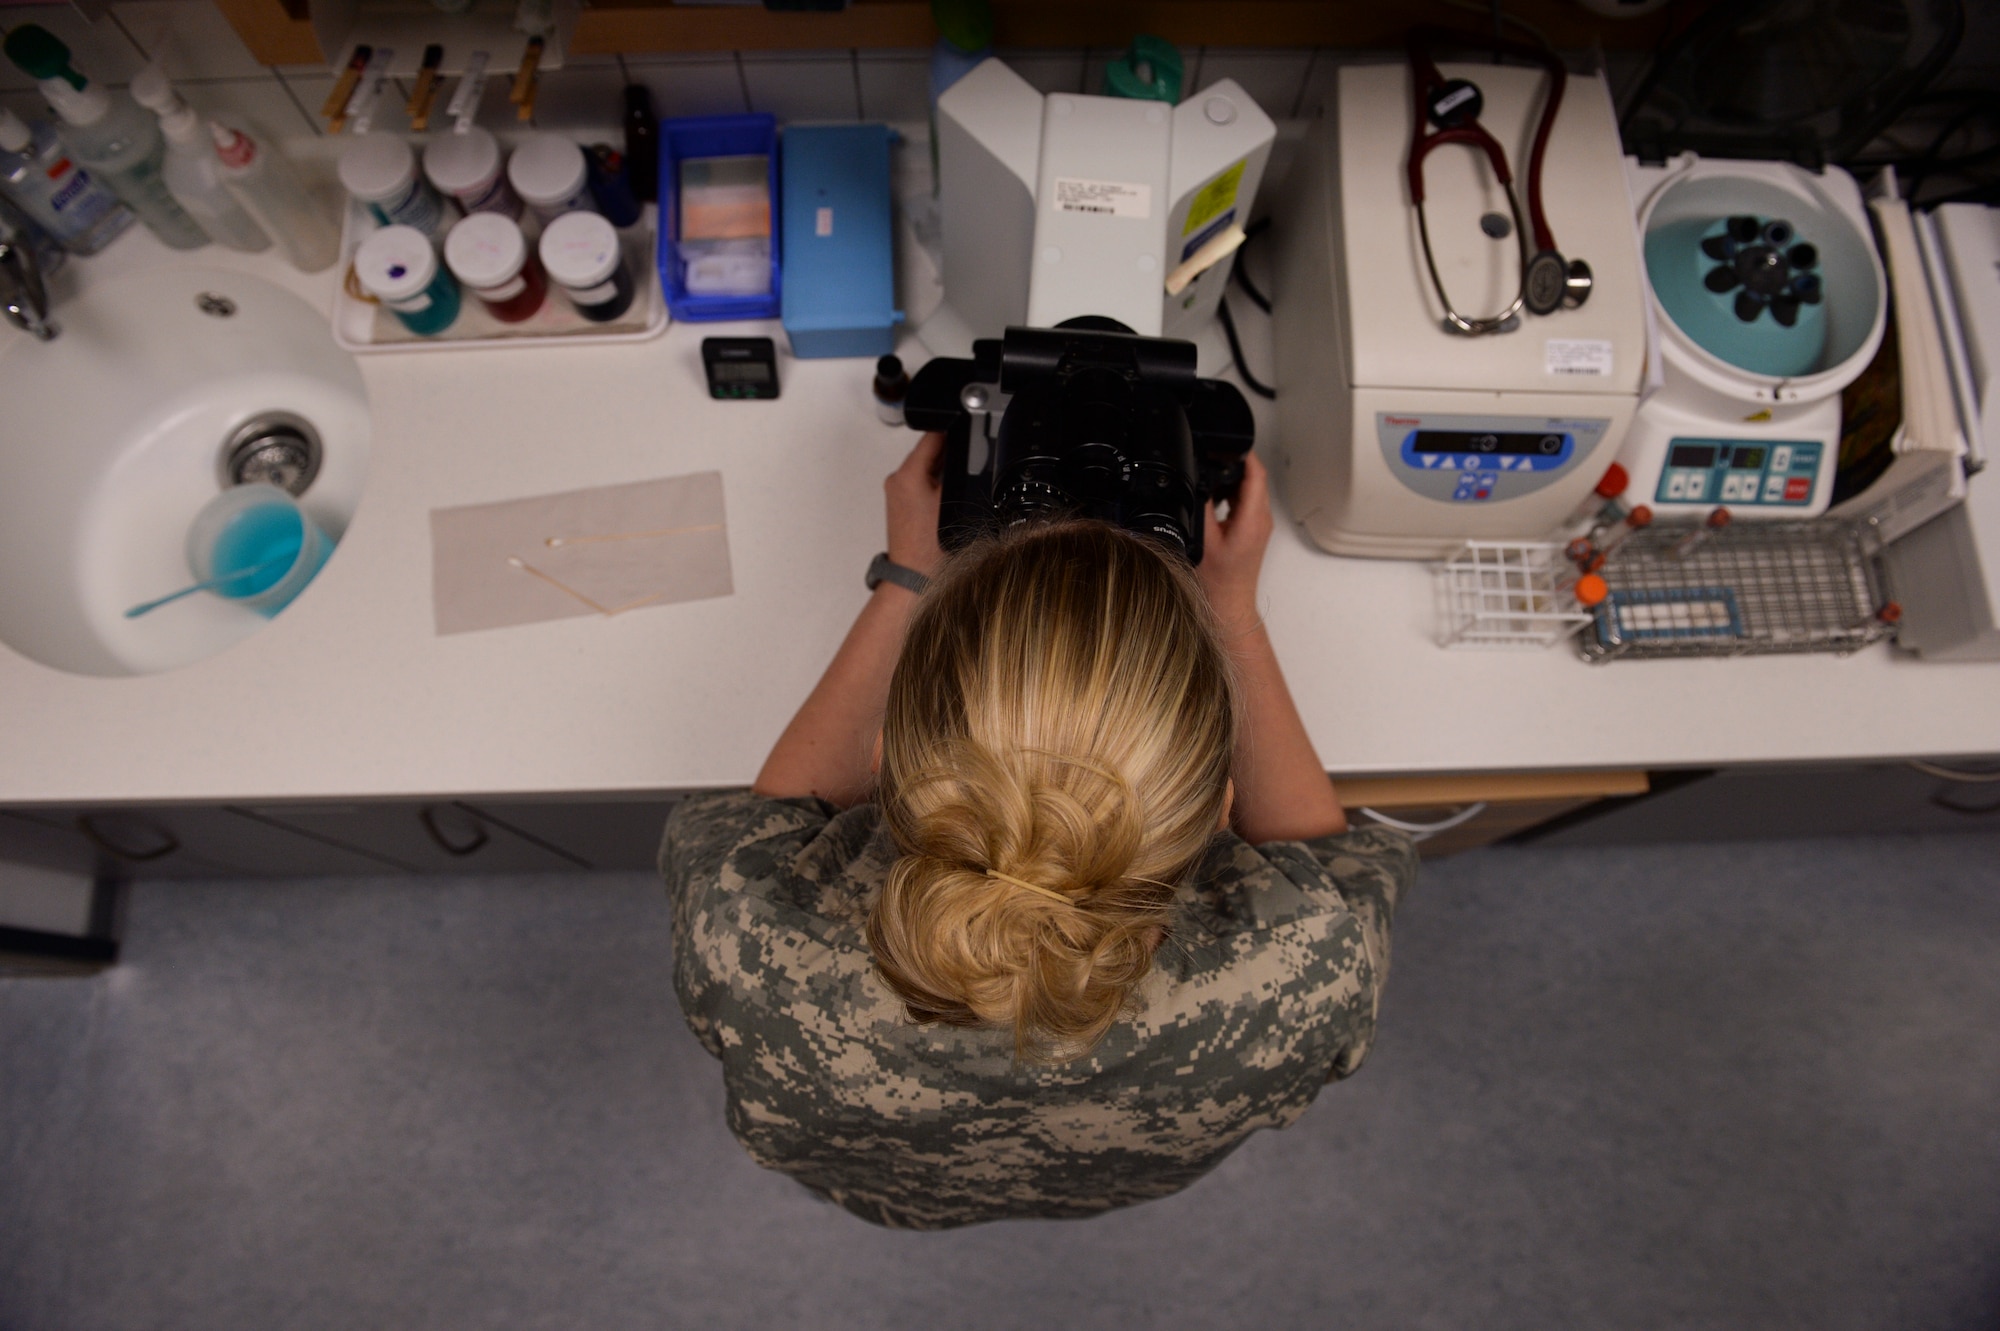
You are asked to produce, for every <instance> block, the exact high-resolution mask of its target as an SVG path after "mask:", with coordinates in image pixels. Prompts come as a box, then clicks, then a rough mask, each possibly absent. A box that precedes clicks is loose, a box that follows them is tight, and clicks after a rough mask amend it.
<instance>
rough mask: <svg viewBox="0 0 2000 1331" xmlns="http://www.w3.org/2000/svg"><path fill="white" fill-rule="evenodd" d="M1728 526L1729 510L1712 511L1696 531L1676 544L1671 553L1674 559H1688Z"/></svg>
mask: <svg viewBox="0 0 2000 1331" xmlns="http://www.w3.org/2000/svg"><path fill="white" fill-rule="evenodd" d="M1728 525H1729V510H1728V509H1726V508H1717V509H1711V510H1710V511H1709V514H1708V516H1707V517H1705V518H1703V519H1702V520H1701V525H1700V526H1699V527H1696V528H1695V529H1694V530H1692V531H1690V532H1688V533H1687V535H1685V536H1683V537H1681V538H1680V539H1679V540H1678V541H1675V542H1674V548H1673V550H1672V552H1671V553H1672V554H1673V557H1674V558H1675V559H1686V558H1687V557H1688V556H1689V555H1691V554H1693V553H1694V552H1695V551H1696V550H1699V549H1700V548H1701V547H1702V544H1703V543H1704V542H1706V541H1707V540H1709V539H1710V538H1711V537H1713V536H1714V535H1715V534H1716V533H1717V532H1719V531H1721V530H1722V529H1723V528H1724V527H1727V526H1728Z"/></svg>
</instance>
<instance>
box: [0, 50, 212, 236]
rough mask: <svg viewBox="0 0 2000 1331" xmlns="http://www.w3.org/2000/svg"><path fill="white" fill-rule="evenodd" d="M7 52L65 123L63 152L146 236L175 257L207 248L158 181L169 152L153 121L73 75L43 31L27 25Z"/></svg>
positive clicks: (126, 99)
mask: <svg viewBox="0 0 2000 1331" xmlns="http://www.w3.org/2000/svg"><path fill="white" fill-rule="evenodd" d="M6 47H7V56H8V58H9V59H11V60H12V61H13V62H14V63H15V64H16V65H18V66H19V67H20V69H21V71H22V72H23V73H25V74H27V75H29V76H30V77H31V78H34V79H36V80H37V81H38V84H39V86H40V88H41V90H42V96H43V97H44V98H46V99H47V100H48V103H49V105H50V106H52V107H54V108H55V112H56V114H57V115H58V116H60V117H62V121H63V124H62V128H61V129H60V130H59V131H58V133H59V135H60V136H61V139H62V142H63V145H64V146H65V147H67V148H68V149H69V150H70V152H71V153H72V154H74V155H75V157H76V159H77V160H78V161H80V162H82V163H83V164H84V166H86V167H88V168H90V172H91V174H92V175H93V176H95V177H96V178H97V179H99V180H101V181H102V182H103V183H104V184H106V185H108V186H110V188H111V191H112V192H113V193H114V194H116V195H117V196H118V197H119V198H121V199H123V200H125V202H126V203H127V204H129V205H130V206H131V208H132V211H133V212H135V213H137V214H139V220H140V221H142V222H144V223H145V224H146V228H147V229H148V230H149V231H151V232H152V233H153V234H154V235H156V236H158V237H159V238H160V240H161V242H162V243H164V244H166V245H168V246H171V247H172V248H174V249H177V250H193V249H200V248H201V247H202V246H203V245H206V244H208V233H207V232H206V231H203V230H202V229H201V224H200V223H199V222H197V221H195V220H194V218H192V217H190V216H188V213H187V210H186V209H185V208H182V207H181V206H180V204H178V203H176V202H175V201H174V196H173V193H172V191H170V190H169V189H168V188H167V181H166V177H165V176H164V175H162V174H161V167H162V165H163V164H164V163H165V161H166V156H167V145H166V141H165V140H164V139H162V138H161V137H160V126H159V123H158V122H157V121H155V120H154V119H153V117H152V116H150V115H148V114H147V113H146V112H144V111H142V110H140V109H139V104H138V103H137V102H135V101H133V100H132V98H131V97H130V96H129V95H127V94H126V93H123V92H112V91H110V90H108V89H107V88H105V87H104V85H102V84H100V83H92V82H91V81H90V80H89V79H87V78H85V77H84V76H83V75H81V74H79V73H77V72H76V70H75V69H74V68H72V67H71V66H70V63H69V48H68V47H67V46H65V45H63V44H62V42H61V40H59V39H58V38H57V37H56V36H55V35H54V34H53V33H51V32H49V31H48V30H47V29H44V28H38V27H36V26H35V25H34V24H32V23H24V24H22V25H21V26H20V27H18V28H15V29H14V30H13V31H12V32H10V33H8V34H7V42H6Z"/></svg>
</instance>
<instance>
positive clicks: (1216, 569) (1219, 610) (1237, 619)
mask: <svg viewBox="0 0 2000 1331" xmlns="http://www.w3.org/2000/svg"><path fill="white" fill-rule="evenodd" d="M1203 523H1204V525H1203V534H1202V554H1201V563H1200V564H1198V565H1197V566H1196V567H1195V575H1196V576H1197V577H1199V578H1200V579H1201V585H1202V587H1203V589H1204V590H1206V591H1207V592H1208V604H1209V606H1210V608H1212V609H1213V610H1214V611H1215V614H1216V617H1217V618H1218V619H1220V620H1221V621H1222V626H1223V628H1224V629H1226V630H1234V631H1240V630H1244V629H1248V628H1250V627H1252V626H1254V625H1255V624H1256V623H1257V619H1258V616H1257V575H1258V574H1259V573H1260V572H1262V571H1263V568H1264V550H1265V548H1266V547H1267V546H1269V545H1270V543H1271V488H1270V477H1269V473H1267V472H1266V471H1265V470H1264V464H1263V463H1262V462H1260V461H1258V459H1257V455H1256V453H1254V452H1252V453H1246V454H1244V455H1243V483H1242V484H1241V485H1240V486H1238V487H1237V490H1236V498H1234V499H1232V500H1231V501H1230V502H1229V518H1228V520H1227V521H1221V520H1218V519H1217V518H1216V516H1215V503H1214V501H1212V500H1211V501H1210V502H1209V505H1208V510H1207V513H1206V515H1205V517H1204V519H1203Z"/></svg>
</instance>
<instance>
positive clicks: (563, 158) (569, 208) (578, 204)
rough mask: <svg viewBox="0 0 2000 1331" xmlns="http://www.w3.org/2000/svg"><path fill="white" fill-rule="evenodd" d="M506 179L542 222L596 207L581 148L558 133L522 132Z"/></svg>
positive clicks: (587, 167) (592, 209)
mask: <svg viewBox="0 0 2000 1331" xmlns="http://www.w3.org/2000/svg"><path fill="white" fill-rule="evenodd" d="M507 179H508V181H509V182H510V183H511V184H512V185H513V186H514V192H515V193H516V194H519V195H520V196H521V198H522V200H523V201H524V202H525V203H526V204H527V205H528V206H529V207H530V208H532V209H534V210H535V215H536V216H537V217H539V218H541V219H542V220H543V221H544V222H553V221H554V220H555V219H556V218H558V217H561V216H562V215H563V214H564V213H571V212H595V211H596V210H597V202H596V200H594V199H593V198H591V196H590V167H589V165H588V164H587V163H586V162H585V161H584V157H583V149H582V148H580V147H578V146H577V145H576V144H575V142H573V141H572V140H570V139H566V138H564V137H563V136H562V135H560V134H548V133H537V134H529V135H527V136H525V137H524V138H523V139H522V140H521V142H520V145H519V146H518V147H516V148H515V149H514V155H513V156H512V157H510V158H508V159H507Z"/></svg>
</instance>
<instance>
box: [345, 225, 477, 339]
mask: <svg viewBox="0 0 2000 1331" xmlns="http://www.w3.org/2000/svg"><path fill="white" fill-rule="evenodd" d="M354 276H355V278H356V279H357V280H358V281H359V282H360V283H361V287H362V289H363V290H364V291H366V292H367V293H368V294H369V295H371V296H373V297H375V298H376V299H377V300H379V301H381V302H382V304H383V306H384V308H386V309H387V310H388V311H389V312H390V313H391V314H393V315H395V316H396V317H397V318H398V319H400V320H402V323H403V326H404V327H405V328H407V329H409V330H410V331H411V332H413V333H415V334H417V335H418V336H419V337H435V336H436V335H437V334H439V333H442V332H443V331H444V330H445V329H447V328H449V327H451V325H452V323H453V321H455V320H456V319H457V318H458V307H459V294H458V283H457V282H456V281H454V280H453V279H452V276H451V274H450V273H449V272H448V271H446V269H445V266H444V265H443V264H441V263H439V262H438V257H437V250H436V249H435V248H433V247H432V245H431V238H430V237H429V236H427V235H425V234H424V233H423V232H421V231H419V230H417V229H416V228H415V227H413V226H385V227H383V228H382V229H381V230H380V231H377V232H376V233H375V234H374V235H372V236H370V237H368V239H366V240H364V241H362V242H361V248H359V249H357V250H356V251H355V252H354Z"/></svg>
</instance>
